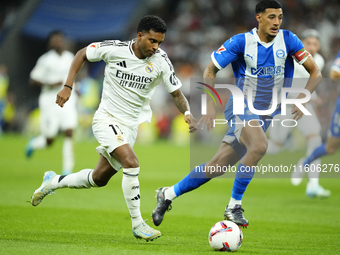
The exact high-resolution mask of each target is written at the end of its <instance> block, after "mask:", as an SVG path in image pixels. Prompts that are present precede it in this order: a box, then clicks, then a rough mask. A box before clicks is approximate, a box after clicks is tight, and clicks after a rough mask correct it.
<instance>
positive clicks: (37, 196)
mask: <svg viewBox="0 0 340 255" xmlns="http://www.w3.org/2000/svg"><path fill="white" fill-rule="evenodd" d="M56 175H57V174H56V173H55V172H53V171H47V172H45V174H44V178H43V182H42V184H41V186H40V187H39V188H38V189H36V190H35V191H34V193H33V196H32V200H31V204H32V205H33V206H37V205H38V204H40V202H41V201H42V200H43V199H44V197H46V196H47V195H52V194H54V190H53V189H51V182H52V180H53V179H54V178H55V177H56Z"/></svg>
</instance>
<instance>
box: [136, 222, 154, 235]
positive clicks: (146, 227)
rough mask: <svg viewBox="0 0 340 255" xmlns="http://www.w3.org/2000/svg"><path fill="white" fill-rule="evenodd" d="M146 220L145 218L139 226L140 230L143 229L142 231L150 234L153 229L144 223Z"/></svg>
mask: <svg viewBox="0 0 340 255" xmlns="http://www.w3.org/2000/svg"><path fill="white" fill-rule="evenodd" d="M146 221H147V220H145V221H144V222H142V226H141V227H140V229H139V230H140V231H143V232H144V233H147V234H150V233H152V232H153V229H152V228H151V227H150V226H149V225H148V224H146V223H145V222H146Z"/></svg>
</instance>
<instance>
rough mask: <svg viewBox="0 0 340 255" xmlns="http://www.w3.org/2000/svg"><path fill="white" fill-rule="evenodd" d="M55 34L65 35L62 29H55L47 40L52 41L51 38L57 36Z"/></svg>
mask: <svg viewBox="0 0 340 255" xmlns="http://www.w3.org/2000/svg"><path fill="white" fill-rule="evenodd" d="M55 35H60V36H63V37H64V36H65V35H64V33H63V31H61V30H53V31H52V32H50V33H49V34H48V36H47V41H50V39H51V38H52V37H53V36H55Z"/></svg>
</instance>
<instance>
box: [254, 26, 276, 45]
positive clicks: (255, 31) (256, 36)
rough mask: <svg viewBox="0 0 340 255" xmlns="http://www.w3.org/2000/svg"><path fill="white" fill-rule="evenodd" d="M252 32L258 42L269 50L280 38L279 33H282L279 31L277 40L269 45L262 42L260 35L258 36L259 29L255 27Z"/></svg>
mask: <svg viewBox="0 0 340 255" xmlns="http://www.w3.org/2000/svg"><path fill="white" fill-rule="evenodd" d="M251 31H252V34H253V35H254V36H255V38H256V41H258V42H259V43H260V44H261V45H262V46H263V47H265V48H269V47H270V46H272V45H273V44H274V43H275V41H276V38H277V37H278V35H279V33H281V29H279V32H278V33H277V35H276V36H275V38H274V39H273V40H272V41H270V42H269V43H266V42H262V41H261V39H260V37H259V35H258V34H257V28H256V27H254V28H253V29H252V30H251Z"/></svg>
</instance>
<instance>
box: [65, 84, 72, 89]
mask: <svg viewBox="0 0 340 255" xmlns="http://www.w3.org/2000/svg"><path fill="white" fill-rule="evenodd" d="M64 87H68V88H69V89H71V90H72V87H71V86H69V85H66V84H65V85H64Z"/></svg>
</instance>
